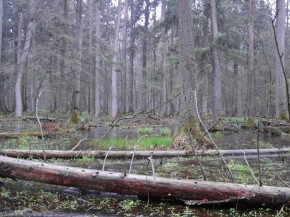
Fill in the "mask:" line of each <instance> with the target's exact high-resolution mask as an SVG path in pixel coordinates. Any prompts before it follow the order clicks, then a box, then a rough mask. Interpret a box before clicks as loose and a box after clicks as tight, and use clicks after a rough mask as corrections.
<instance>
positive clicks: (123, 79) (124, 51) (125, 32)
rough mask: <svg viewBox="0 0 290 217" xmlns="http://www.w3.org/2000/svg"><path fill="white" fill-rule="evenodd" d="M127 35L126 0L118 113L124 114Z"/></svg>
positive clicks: (126, 3) (126, 0)
mask: <svg viewBox="0 0 290 217" xmlns="http://www.w3.org/2000/svg"><path fill="white" fill-rule="evenodd" d="M127 35H128V0H125V2H124V26H123V30H122V40H123V47H122V64H123V65H122V79H121V104H120V113H122V114H123V113H125V112H126V101H127V99H126V98H127V97H126V90H127V83H126V77H127Z"/></svg>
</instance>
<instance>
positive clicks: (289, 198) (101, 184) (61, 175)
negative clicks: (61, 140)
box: [0, 156, 290, 207]
mask: <svg viewBox="0 0 290 217" xmlns="http://www.w3.org/2000/svg"><path fill="white" fill-rule="evenodd" d="M0 177H2V178H12V179H20V180H27V181H34V182H40V183H46V184H53V185H62V186H69V187H77V188H80V189H92V190H98V191H105V192H114V193H119V194H125V195H137V196H141V197H146V198H160V199H170V200H178V201H185V202H186V203H187V204H190V205H200V204H221V203H231V202H238V203H239V204H240V203H243V202H246V203H250V204H251V205H254V204H255V205H257V206H266V207H282V206H284V205H290V188H285V187H272V186H254V185H243V184H234V183H223V182H211V181H200V180H178V179H172V178H161V177H155V176H145V175H135V174H126V173H116V172H107V171H99V170H94V169H85V168H77V167H67V166H58V165H54V164H47V163H43V162H33V161H29V160H22V159H15V158H9V157H4V156H0Z"/></svg>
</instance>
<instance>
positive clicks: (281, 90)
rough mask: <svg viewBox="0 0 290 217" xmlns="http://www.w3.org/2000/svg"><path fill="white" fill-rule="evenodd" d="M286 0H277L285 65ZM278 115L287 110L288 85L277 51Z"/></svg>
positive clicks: (280, 45)
mask: <svg viewBox="0 0 290 217" xmlns="http://www.w3.org/2000/svg"><path fill="white" fill-rule="evenodd" d="M285 6H286V5H285V0H276V10H277V14H278V15H277V22H276V37H277V42H278V48H279V51H280V55H282V57H281V58H282V63H283V65H284V66H285V18H286V15H285ZM275 71H276V73H275V74H276V104H275V107H276V117H280V116H281V115H282V113H283V112H285V111H286V106H287V103H286V101H287V100H286V97H287V96H286V85H285V82H287V81H285V79H284V76H283V71H282V66H281V63H280V57H279V54H278V53H276V69H275Z"/></svg>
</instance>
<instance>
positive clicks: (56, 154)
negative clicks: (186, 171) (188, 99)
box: [0, 148, 290, 159]
mask: <svg viewBox="0 0 290 217" xmlns="http://www.w3.org/2000/svg"><path fill="white" fill-rule="evenodd" d="M133 153H134V151H110V152H109V153H108V157H109V158H127V157H132V155H133ZM219 153H220V154H221V155H223V156H229V155H235V156H237V155H244V153H245V154H246V155H257V149H245V150H219ZM219 153H218V152H217V151H216V150H205V151H199V150H197V151H196V154H197V155H198V156H215V155H219ZM0 154H1V155H5V156H8V157H15V158H16V157H20V158H30V157H33V158H42V157H43V151H42V150H21V149H0ZM45 154H46V158H47V159H49V158H65V159H66V158H83V157H93V158H104V157H106V155H107V151H58V150H46V151H45ZM269 154H290V148H267V149H260V155H269ZM150 156H152V157H191V156H193V152H192V151H190V150H188V151H186V150H185V151H176V150H171V151H135V153H134V157H136V158H145V157H150Z"/></svg>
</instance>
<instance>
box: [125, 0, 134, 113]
mask: <svg viewBox="0 0 290 217" xmlns="http://www.w3.org/2000/svg"><path fill="white" fill-rule="evenodd" d="M130 3H131V5H130V8H131V18H130V45H129V46H130V52H129V55H130V56H129V71H128V73H127V85H126V86H127V89H126V91H127V106H126V107H127V108H126V110H127V112H134V107H133V102H134V95H133V93H134V88H133V86H134V84H133V83H134V82H133V81H134V80H133V76H134V56H135V48H134V42H135V35H134V1H133V0H131V1H130Z"/></svg>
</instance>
